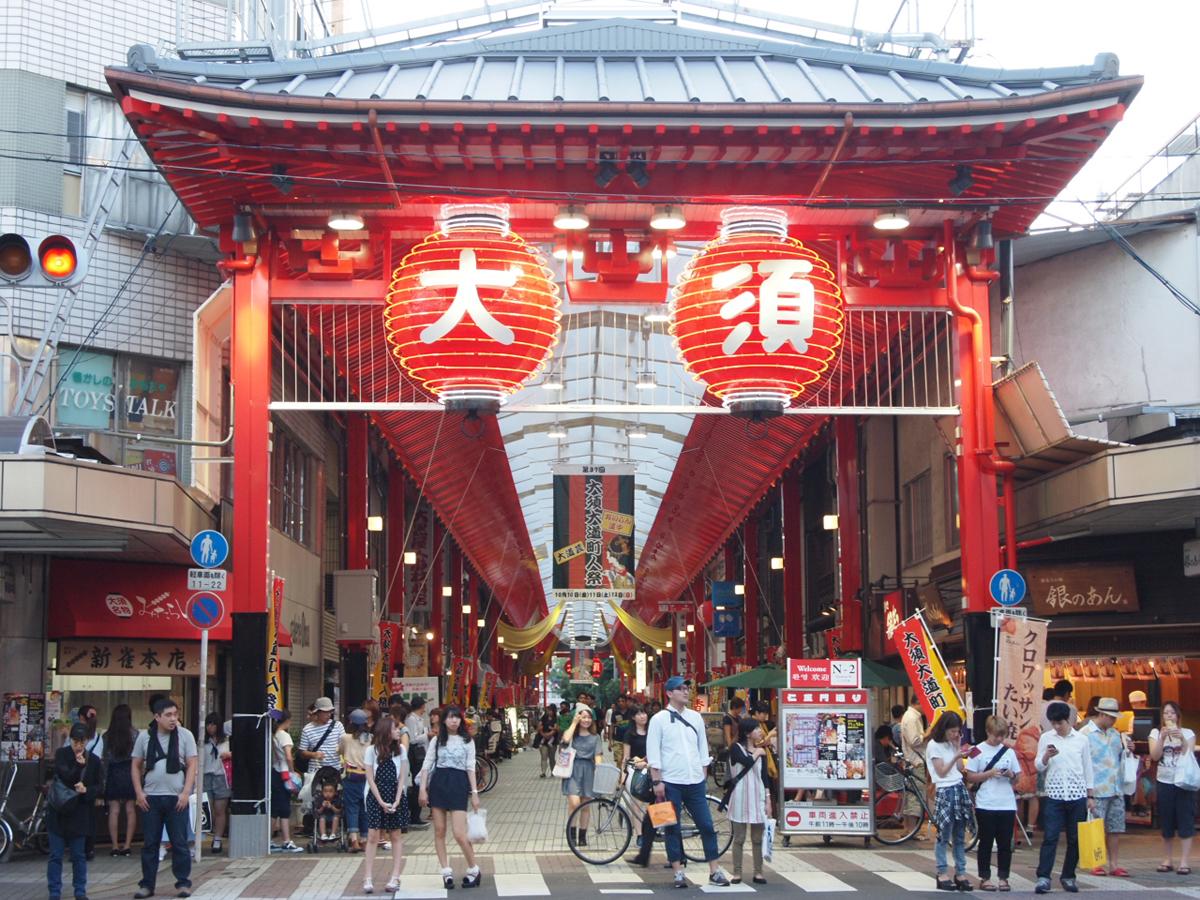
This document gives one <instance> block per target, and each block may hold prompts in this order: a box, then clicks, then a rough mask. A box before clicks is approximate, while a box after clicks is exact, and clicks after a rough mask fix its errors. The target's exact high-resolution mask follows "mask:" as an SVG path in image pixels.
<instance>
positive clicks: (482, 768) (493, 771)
mask: <svg viewBox="0 0 1200 900" xmlns="http://www.w3.org/2000/svg"><path fill="white" fill-rule="evenodd" d="M499 780H500V767H499V766H497V765H496V761H495V760H494V759H489V758H488V757H486V756H480V755H478V754H476V756H475V786H476V787H477V788H479V793H481V794H486V793H487V792H488V791H490V790H491V789H492V788H494V787H495V786H496V782H498V781H499Z"/></svg>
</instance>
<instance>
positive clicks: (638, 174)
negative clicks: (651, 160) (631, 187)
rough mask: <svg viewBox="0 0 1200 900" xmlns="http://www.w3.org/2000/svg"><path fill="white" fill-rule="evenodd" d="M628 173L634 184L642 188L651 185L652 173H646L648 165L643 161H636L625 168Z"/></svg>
mask: <svg viewBox="0 0 1200 900" xmlns="http://www.w3.org/2000/svg"><path fill="white" fill-rule="evenodd" d="M625 171H626V173H627V174H628V175H629V177H630V178H632V179H633V183H634V184H636V185H637V186H638V187H640V188H644V187H645V186H646V185H648V184H649V183H650V173H649V172H647V171H646V164H645V163H644V162H642V161H641V160H635V161H634V162H631V163H630V164H629V165H628V166H626V167H625Z"/></svg>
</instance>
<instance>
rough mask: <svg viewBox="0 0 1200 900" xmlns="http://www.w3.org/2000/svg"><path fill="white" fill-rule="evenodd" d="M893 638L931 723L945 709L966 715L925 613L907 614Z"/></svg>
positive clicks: (922, 709) (964, 716)
mask: <svg viewBox="0 0 1200 900" xmlns="http://www.w3.org/2000/svg"><path fill="white" fill-rule="evenodd" d="M892 640H893V641H895V644H896V649H897V650H898V651H899V653H900V658H901V659H902V660H904V669H905V671H907V672H908V680H909V681H910V682H911V683H912V686H913V691H914V692H915V693H916V695H917V698H918V699H919V700H920V702H921V711H922V712H924V713H925V717H926V718H927V719H928V720H929V722H930V724H932V723H933V722H934V721H935V720H936V719H937V717H938V716H940V715H941V714H942V713H943V712H945V711H947V710H949V711H951V712H956V713H958V714H959V715H960V716H962V717H963V718H964V719H965V718H966V715H965V713H964V711H963V704H962V700H961V698H960V697H959V696H958V689H957V688H956V687H955V686H954V682H953V681H952V680H951V679H950V673H949V672H948V671H947V670H946V663H945V661H944V660H943V659H942V655H941V653H939V652H938V649H937V645H936V644H935V643H934V642H933V638H932V637H931V636H930V634H929V627H928V626H927V625H926V624H925V619H924V617H922V615H921V614H920V613H919V612H918V613H914V614H913V615H911V616H909V617H908V618H907V619H905V620H904V621H903V622H901V623H900V625H899V627H898V628H896V631H895V632H894V633H893V635H892Z"/></svg>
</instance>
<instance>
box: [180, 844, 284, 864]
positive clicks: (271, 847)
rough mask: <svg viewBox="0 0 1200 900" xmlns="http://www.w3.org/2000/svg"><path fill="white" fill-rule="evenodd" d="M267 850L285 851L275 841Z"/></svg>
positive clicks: (274, 851)
mask: <svg viewBox="0 0 1200 900" xmlns="http://www.w3.org/2000/svg"><path fill="white" fill-rule="evenodd" d="M267 850H268V851H270V852H271V853H279V852H280V851H282V850H283V844H277V843H275V842H274V841H271V843H270V844H269V845H268V847H267ZM159 860H160V861H161V860H162V857H161V856H160V857H159Z"/></svg>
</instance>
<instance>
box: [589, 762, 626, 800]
mask: <svg viewBox="0 0 1200 900" xmlns="http://www.w3.org/2000/svg"><path fill="white" fill-rule="evenodd" d="M620 780H621V770H620V769H618V768H617V767H616V766H614V765H613V764H612V763H599V764H598V765H597V766H596V774H595V775H593V776H592V791H593V792H594V793H596V794H615V793H616V792H617V784H618V783H619V782H620Z"/></svg>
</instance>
